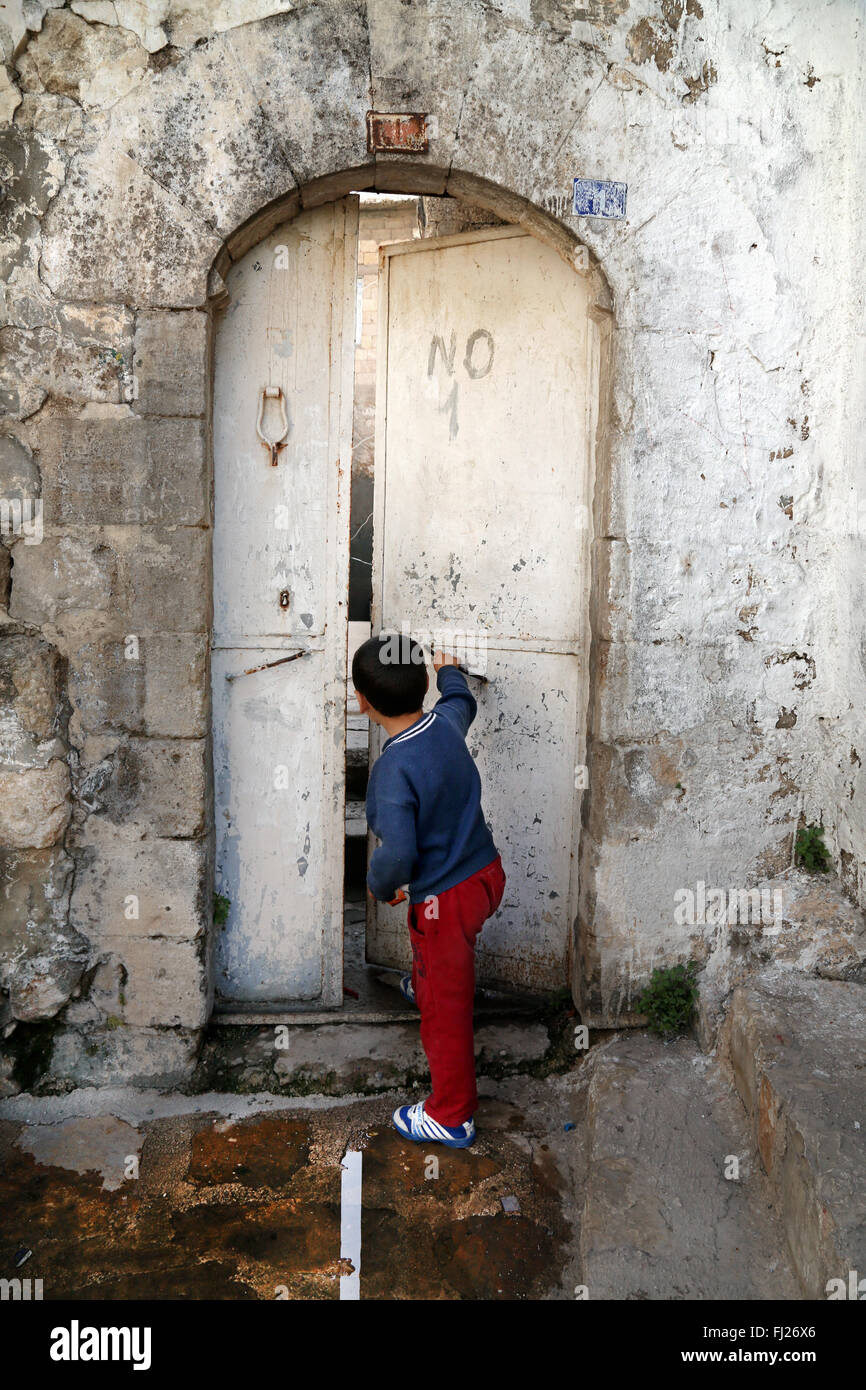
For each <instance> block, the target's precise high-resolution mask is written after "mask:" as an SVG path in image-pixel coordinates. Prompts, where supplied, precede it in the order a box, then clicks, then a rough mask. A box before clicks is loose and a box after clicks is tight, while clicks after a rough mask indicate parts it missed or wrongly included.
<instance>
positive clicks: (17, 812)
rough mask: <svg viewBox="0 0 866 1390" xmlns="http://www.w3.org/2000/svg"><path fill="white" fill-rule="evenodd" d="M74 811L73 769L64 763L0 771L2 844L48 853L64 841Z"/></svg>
mask: <svg viewBox="0 0 866 1390" xmlns="http://www.w3.org/2000/svg"><path fill="white" fill-rule="evenodd" d="M71 809H72V808H71V804H70V801H69V767H68V764H67V763H66V762H64V761H63V760H62V759H60V758H52V760H51V762H49V763H47V764H46V766H45V767H30V768H25V769H24V770H23V771H21V772H14V771H13V772H10V771H3V770H0V843H3V844H5V845H8V846H9V847H10V848H12V849H27V848H34V849H46V848H47V847H48V846H49V845H53V844H56V843H57V841H58V840H61V839H62V838H63V835H64V832H65V830H66V827H67V825H68V824H69V816H70V813H71Z"/></svg>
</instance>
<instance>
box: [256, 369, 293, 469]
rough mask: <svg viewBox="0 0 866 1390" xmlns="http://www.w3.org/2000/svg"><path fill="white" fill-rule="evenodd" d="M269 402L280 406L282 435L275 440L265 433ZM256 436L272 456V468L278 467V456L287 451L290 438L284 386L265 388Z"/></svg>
mask: <svg viewBox="0 0 866 1390" xmlns="http://www.w3.org/2000/svg"><path fill="white" fill-rule="evenodd" d="M268 401H276V402H277V404H278V406H279V424H280V426H281V430H280V433H279V434H278V435H276V436H275V437H274V438H273V439H268V437H267V435H266V434H265V432H264V429H263V425H264V419H265V406H266V404H267V402H268ZM256 434H257V435H258V436H259V439H260V440H261V441H262V443H263V444H264V446H265V448H266V449H267V450H268V453H269V454H270V456H271V467H272V468H276V466H277V455H278V454H279V452H280V450H281V449H285V447H286V442H287V440H288V437H289V417H288V414H287V413H286V398H285V396H284V395H283V388H282V386H263V387H262V394H261V398H260V400H259V415H258V419H257V420H256Z"/></svg>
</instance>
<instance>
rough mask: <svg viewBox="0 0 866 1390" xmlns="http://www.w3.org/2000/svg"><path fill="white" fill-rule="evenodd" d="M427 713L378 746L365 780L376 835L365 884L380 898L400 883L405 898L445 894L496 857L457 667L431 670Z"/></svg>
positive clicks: (466, 694) (468, 698) (471, 709)
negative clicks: (434, 691)
mask: <svg viewBox="0 0 866 1390" xmlns="http://www.w3.org/2000/svg"><path fill="white" fill-rule="evenodd" d="M436 684H437V686H438V687H439V690H440V692H441V697H442V698H441V699H440V700H438V701H437V703H436V705H435V706H434V708H433V709H432V710H431V711H430V712H429V714H425V715H423V716H422V717H421V718H420V719H418V720H416V721H415V723H414V724H412V725H410V726H409V728H408V729H404V730H403V732H402V733H401V734H395V735H394V737H393V738H389V739H387V740H386V742H385V743H384V744H383V746H382V752H381V754H380V755H379V757H378V758H377V760H376V762H375V763H374V764H373V769H372V771H371V773H370V782H369V785H368V787H367V822H368V824H369V826H370V829H371V830H372V831H373V834H374V835H376V836H377V837H378V838H379V839H380V840H381V841H382V843H381V845H380V847H379V848H378V849H377V850H375V851H374V853H373V855H372V857H371V859H370V867H369V872H368V874H367V885H368V887H369V889H370V892H371V893H372V894H373V896H374V897H375V898H379V899H381V900H383V901H385V902H387V901H389V900H390V899H391V898H393V897H394V895H395V893H396V892H397V889H398V888H400V887H402V885H403V884H404V883H408V885H409V899H410V901H411V902H413V903H419V902H423V901H424V899H425V898H426V897H428V896H430V895H432V894H436V893H444V892H445V890H446V889H447V888H453V886H454V884H455V883H460V882H462V880H463V879H464V878H469V876H470V874H474V873H476V872H477V871H478V870H479V869H483V868H484V867H485V866H486V865H487V864H490V863H491V862H492V861H493V860H494V859H495V858H496V846H495V844H494V843H493V836H492V835H491V834H490V831H489V830H488V828H487V825H486V823H485V820H484V813H483V812H482V810H481V778H480V776H479V774H478V768H477V767H476V766H475V761H474V759H473V757H472V755H471V753H470V752H469V749H468V748H467V747H466V733H467V730H468V728H469V725H470V724H471V723H472V721H473V719H474V718H475V713H476V710H477V708H478V706H477V705H476V703H475V698H474V696H473V695H472V693H471V691H470V690H469V687H468V685H467V684H466V677H465V676H464V675H463V674H462V673H461V672H460V671H458V670H457V668H456V666H443V667H442V668H441V669H440V671H439V672H438V675H437V677H436Z"/></svg>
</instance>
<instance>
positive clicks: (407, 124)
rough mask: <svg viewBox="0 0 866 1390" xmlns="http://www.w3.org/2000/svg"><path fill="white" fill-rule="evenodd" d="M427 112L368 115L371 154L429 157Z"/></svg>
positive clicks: (369, 113)
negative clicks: (421, 155) (422, 155)
mask: <svg viewBox="0 0 866 1390" xmlns="http://www.w3.org/2000/svg"><path fill="white" fill-rule="evenodd" d="M429 134H430V131H429V123H428V120H427V113H426V112H413V113H408V112H405V111H403V112H390V113H386V112H383V111H368V112H367V149H368V151H369V152H370V154H387V153H390V154H408V153H413V154H414V153H419V154H426V152H427V150H428V149H429V148H430V140H429Z"/></svg>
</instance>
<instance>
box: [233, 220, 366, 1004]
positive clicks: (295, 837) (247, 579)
mask: <svg viewBox="0 0 866 1390" xmlns="http://www.w3.org/2000/svg"><path fill="white" fill-rule="evenodd" d="M357 227H358V200H357V199H354V198H351V199H344V200H343V201H341V202H340V203H336V204H332V205H329V206H327V207H323V208H316V209H314V210H312V211H310V212H305V213H303V214H302V215H301V216H300V217H298V218H296V219H295V220H294V221H293V222H290V223H287V224H285V225H284V226H282V227H279V228H278V229H277V230H276V231H275V232H274V233H273V234H272V235H271V236H269V237H268V238H267V239H266V240H265V241H263V242H262V243H261V244H260V245H259V246H257V247H255V248H254V250H252V251H250V252H249V253H248V254H247V255H246V256H245V257H244V258H243V259H242V260H241V261H239V262H238V264H237V265H235V266H234V267H233V268H232V270H231V271H230V272H229V274H228V277H227V286H228V290H229V294H230V296H231V300H230V303H229V305H228V307H227V309H226V311H225V313H224V315H223V318H222V322H221V324H220V326H219V330H218V334H217V341H216V363H215V375H214V632H213V659H212V672H211V679H212V691H213V728H214V774H215V819H216V885H217V891H218V892H220V893H222V894H224V895H225V896H226V897H228V898H229V899H230V901H231V907H230V909H229V916H228V921H227V922H226V924H225V926H223V927H222V928H221V929H219V930H218V938H217V951H216V964H217V970H216V975H217V980H216V983H217V993H218V998H219V1000H220V1001H222V1002H223V1003H224V1004H225V1005H232V1006H238V1005H243V1004H245V1003H246V1004H256V1003H259V1004H265V1003H279V1002H290V1001H305V1002H308V1003H309V1002H315V1003H318V1004H320V1005H322V1006H326V1005H327V1006H333V1005H335V1004H340V1003H341V1002H342V876H343V819H344V761H345V656H346V630H347V628H346V624H347V584H348V517H349V495H348V489H349V479H350V474H351V467H350V463H351V417H352V366H353V346H354V307H355V297H354V282H355V274H356V256H357ZM265 387H267V388H270V389H271V390H272V391H273V390H274V389H275V388H281V390H282V392H283V399H284V404H285V420H286V423H287V425H288V431H287V434H286V439H285V444H284V447H282V448H281V449H280V450H279V451H278V453H277V454H276V458H277V462H276V465H275V466H274V465H272V463H271V454H270V451H269V449H267V448H266V447H265V446H264V445H263V443H262V442H261V439H260V438H259V437H258V435H257V432H256V426H257V423H258V424H259V426H260V428H261V430H262V433H263V434H264V435H265V436H266V438H267V439H268V440H275V439H276V438H277V437H278V436H279V435H280V434H281V432H282V424H283V421H282V418H281V410H280V402H279V401H278V400H276V399H272V398H270V397H267V398H266V403H265V408H264V412H263V414H261V409H262V391H263V388H265ZM297 651H302V652H303V653H304V655H303V656H302V657H301V658H299V659H298V660H295V661H291V662H285V661H283V662H282V664H280V665H276V666H274V665H269V663H273V662H277V661H281V659H282V658H283V657H285V656H288V655H290V654H291V653H293V652H297ZM262 667H265V668H266V669H253V668H262ZM244 672H250V674H243V673H244ZM227 676H233V677H234V679H232V680H228V679H227Z"/></svg>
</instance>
